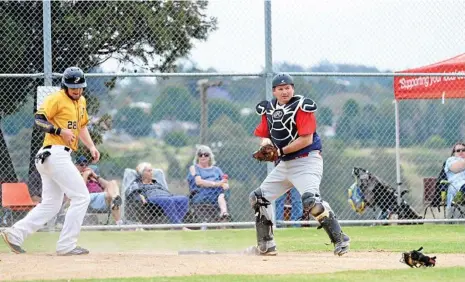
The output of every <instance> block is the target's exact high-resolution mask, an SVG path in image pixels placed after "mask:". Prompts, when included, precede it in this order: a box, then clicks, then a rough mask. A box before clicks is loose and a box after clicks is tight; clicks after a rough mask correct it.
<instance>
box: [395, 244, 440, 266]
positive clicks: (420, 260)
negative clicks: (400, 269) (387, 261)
mask: <svg viewBox="0 0 465 282" xmlns="http://www.w3.org/2000/svg"><path fill="white" fill-rule="evenodd" d="M421 250H423V247H420V248H419V249H418V250H416V251H415V250H413V251H411V252H408V253H403V254H402V257H401V258H400V262H403V263H405V264H406V265H408V266H410V267H412V268H413V267H434V266H435V265H436V257H435V256H434V257H429V256H425V255H424V254H423V253H422V252H421Z"/></svg>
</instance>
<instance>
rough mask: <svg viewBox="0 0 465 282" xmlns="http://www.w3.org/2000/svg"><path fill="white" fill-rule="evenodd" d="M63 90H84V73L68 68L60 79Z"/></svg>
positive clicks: (75, 68)
mask: <svg viewBox="0 0 465 282" xmlns="http://www.w3.org/2000/svg"><path fill="white" fill-rule="evenodd" d="M61 86H62V87H63V88H65V87H66V88H86V87H87V82H86V77H85V76H84V72H83V71H82V70H81V69H80V68H78V67H69V68H67V69H65V71H64V72H63V77H62V78H61Z"/></svg>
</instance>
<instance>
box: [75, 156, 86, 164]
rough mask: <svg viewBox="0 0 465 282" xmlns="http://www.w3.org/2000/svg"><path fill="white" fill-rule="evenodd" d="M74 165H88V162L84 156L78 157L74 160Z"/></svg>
mask: <svg viewBox="0 0 465 282" xmlns="http://www.w3.org/2000/svg"><path fill="white" fill-rule="evenodd" d="M75 163H76V164H88V163H89V161H88V160H87V158H86V157H84V156H79V157H77V158H76V162H75Z"/></svg>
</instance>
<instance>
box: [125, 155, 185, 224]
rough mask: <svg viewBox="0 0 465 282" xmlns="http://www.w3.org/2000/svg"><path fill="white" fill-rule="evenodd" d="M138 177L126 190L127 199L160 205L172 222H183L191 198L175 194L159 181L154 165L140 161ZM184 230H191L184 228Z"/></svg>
mask: <svg viewBox="0 0 465 282" xmlns="http://www.w3.org/2000/svg"><path fill="white" fill-rule="evenodd" d="M136 171H137V174H138V177H137V179H136V180H135V181H134V182H133V183H132V184H131V185H130V186H129V187H128V188H127V190H126V192H125V196H126V200H127V201H136V202H140V203H141V204H142V205H146V204H147V203H151V204H155V205H157V206H159V207H160V208H161V209H162V210H163V212H164V214H165V215H166V216H167V217H168V219H169V220H170V222H171V223H174V224H179V223H182V221H183V219H184V216H185V215H186V213H187V211H188V209H189V198H188V197H186V196H183V195H173V194H171V192H170V191H169V190H168V187H165V186H164V185H163V184H162V183H159V182H157V180H155V179H153V176H152V165H151V164H150V163H146V162H143V163H140V164H139V165H138V166H137V167H136ZM183 229H184V230H189V229H187V228H183Z"/></svg>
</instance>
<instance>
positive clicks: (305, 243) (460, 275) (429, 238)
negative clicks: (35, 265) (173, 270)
mask: <svg viewBox="0 0 465 282" xmlns="http://www.w3.org/2000/svg"><path fill="white" fill-rule="evenodd" d="M344 231H345V232H346V233H348V234H349V235H350V236H351V237H352V244H351V250H352V252H357V251H359V252H360V251H389V252H399V257H400V253H402V252H405V251H410V250H413V249H417V248H419V247H420V246H423V247H424V252H425V253H427V254H435V255H438V260H439V261H440V258H441V254H445V253H463V254H464V256H465V244H464V243H465V228H464V226H463V225H429V224H427V225H417V226H376V227H345V228H344ZM275 237H276V241H277V244H278V246H279V250H280V252H311V251H325V252H327V251H331V249H332V246H328V245H325V244H324V243H328V239H327V237H326V235H325V233H324V232H323V231H322V230H316V228H302V229H297V228H295V229H294V228H291V229H278V230H276V231H275ZM57 238H58V234H57V233H46V232H39V233H36V234H34V235H33V236H31V237H30V238H28V240H27V241H26V242H25V244H24V248H25V249H26V250H27V251H28V252H29V253H33V252H48V253H51V252H53V251H54V247H55V243H56V240H57ZM254 240H255V233H254V230H252V229H242V230H208V231H193V232H181V231H139V232H136V231H119V232H96V231H93V232H91V231H88V232H82V233H81V236H80V240H79V244H80V245H81V246H85V247H88V248H89V249H91V251H95V252H97V251H105V250H107V251H115V252H116V251H118V252H124V251H174V250H180V249H216V250H240V249H243V248H245V247H247V246H250V245H253V244H254ZM6 252H8V250H7V248H6V247H5V246H4V245H3V244H0V258H1V254H2V253H6ZM0 263H1V262H0ZM412 279H418V280H419V281H439V280H443V281H465V267H454V268H452V267H451V268H428V269H401V270H397V269H396V270H373V271H345V272H337V273H332V274H315V275H311V276H309V275H301V274H296V275H274V276H269V277H263V276H256V275H253V276H252V275H250V276H249V275H218V276H195V275H194V276H186V277H156V278H152V279H147V278H137V279H135V278H127V279H124V278H122V279H120V280H115V279H111V280H110V279H108V280H105V281H290V280H294V281H359V280H372V281H405V280H412ZM0 280H1V276H0ZM57 281H59V280H57ZM79 281H103V280H79Z"/></svg>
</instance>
